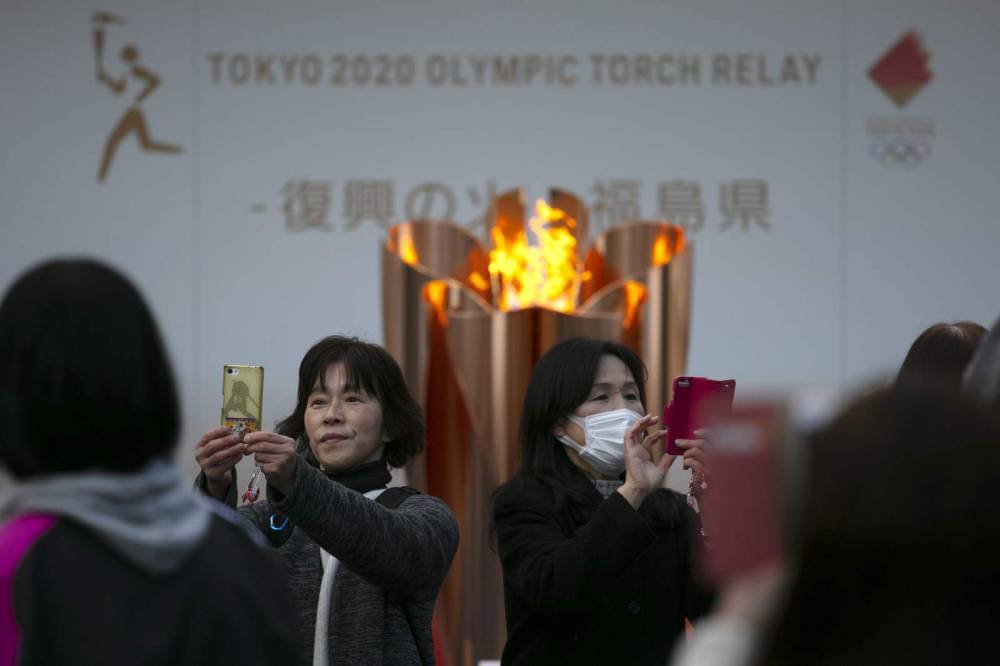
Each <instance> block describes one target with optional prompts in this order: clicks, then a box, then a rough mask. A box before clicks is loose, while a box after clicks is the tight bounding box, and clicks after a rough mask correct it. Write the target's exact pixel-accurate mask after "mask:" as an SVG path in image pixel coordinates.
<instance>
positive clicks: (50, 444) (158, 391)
mask: <svg viewBox="0 0 1000 666" xmlns="http://www.w3.org/2000/svg"><path fill="white" fill-rule="evenodd" d="M0 423H3V427H4V429H5V434H4V436H2V437H0V461H2V462H3V464H4V465H5V466H6V467H7V468H8V469H9V470H10V471H11V473H12V474H13V475H14V476H15V477H18V478H24V477H31V476H36V475H44V474H52V473H57V472H71V471H78V470H84V469H105V470H112V471H134V470H137V469H139V468H141V467H143V466H144V465H145V464H146V463H147V462H148V461H149V460H150V459H151V458H153V457H155V456H157V455H161V454H165V453H167V452H169V451H170V450H171V449H172V448H173V447H174V446H175V444H176V441H177V435H178V430H179V426H180V408H179V406H178V401H177V390H176V388H175V385H174V377H173V373H172V371H171V369H170V363H169V361H168V358H167V354H166V352H165V350H164V347H163V342H162V340H161V338H160V334H159V332H158V330H157V327H156V324H155V322H154V320H153V316H152V314H151V312H150V311H149V308H148V307H147V306H146V303H145V301H144V300H143V298H142V296H141V295H140V294H139V292H138V291H137V290H136V288H135V287H134V286H133V285H132V283H131V282H130V281H129V280H128V279H127V278H126V277H124V276H123V275H122V274H121V273H119V272H117V271H116V270H114V269H113V268H111V267H109V266H107V265H105V264H102V263H99V262H97V261H93V260H90V259H59V260H52V261H48V262H46V263H43V264H41V265H39V266H37V267H35V268H33V269H31V270H29V271H28V272H26V273H24V274H23V275H22V276H21V277H20V278H18V279H17V281H16V282H14V284H13V285H12V286H11V287H10V289H9V290H8V291H7V293H6V295H5V296H4V299H3V302H2V303H0Z"/></svg>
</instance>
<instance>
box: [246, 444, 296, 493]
mask: <svg viewBox="0 0 1000 666" xmlns="http://www.w3.org/2000/svg"><path fill="white" fill-rule="evenodd" d="M243 441H244V442H245V443H246V445H247V450H246V452H247V454H252V455H253V459H254V461H256V462H257V463H258V464H259V465H260V466H261V471H262V472H264V476H265V477H267V483H268V485H270V486H274V487H275V488H277V489H278V490H279V491H281V492H282V493H284V494H285V495H287V494H289V492H291V490H292V484H293V483H294V482H295V466H296V465H298V460H299V455H298V453H296V451H295V440H294V439H292V438H291V437H285V436H284V435H279V434H277V433H274V432H252V433H250V434H249V435H247V436H246V437H245V438H244V439H243Z"/></svg>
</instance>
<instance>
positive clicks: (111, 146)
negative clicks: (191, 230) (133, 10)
mask: <svg viewBox="0 0 1000 666" xmlns="http://www.w3.org/2000/svg"><path fill="white" fill-rule="evenodd" d="M124 23H125V19H123V18H122V17H120V16H117V15H115V14H111V13H108V12H98V13H96V14H94V16H93V17H92V18H91V24H92V26H93V31H94V32H93V37H94V61H95V65H96V67H97V81H98V83H103V84H104V85H106V86H107V87H108V88H109V89H110V90H111V92H113V93H114V94H115V95H121V94H122V93H124V92H125V88H126V84H127V83H128V77H129V76H132V77H134V78H135V79H137V80H139V81H140V82H141V83H142V85H143V87H142V89H141V90H140V91H139V94H138V95H136V97H135V99H134V100H133V101H132V105H131V106H129V108H128V110H126V111H125V113H124V115H122V117H121V119H120V120H119V121H118V123H117V124H116V125H115V127H114V129H113V130H111V134H110V135H108V138H107V141H105V143H104V154H103V155H102V156H101V166H100V169H99V170H98V173H97V180H98V182H102V183H103V182H104V180H105V178H107V175H108V169H110V168H111V161H112V160H113V159H114V156H115V152H116V151H117V150H118V145H119V144H120V143H121V142H122V140H123V139H124V138H125V137H127V136H128V135H129V134H131V133H132V132H135V133H136V135H137V137H138V139H139V146H140V147H141V148H142V149H143V150H146V151H149V152H155V153H179V152H181V147H180V146H177V145H174V144H170V143H162V142H159V141H154V140H153V139H152V138H151V137H150V136H149V129H148V127H147V125H146V116H145V114H143V112H142V109H141V108H139V104H140V103H141V102H142V100H144V99H145V98H146V97H148V96H149V95H150V94H151V93H152V92H153V91H154V90H156V88H157V87H159V85H160V77H159V76H157V75H156V74H154V73H153V72H152V71H150V70H148V69H146V68H145V67H143V66H142V65H140V64H139V49H138V48H136V46H135V45H134V44H128V45H126V46H125V48H123V49H122V52H121V57H122V60H123V61H124V62H125V64H126V65H127V66H128V71H127V72H126V73H125V74H124V75H123V76H122V77H121V78H118V79H115V78H113V77H111V76H110V75H109V74H108V73H107V71H106V70H105V69H104V37H105V29H106V28H107V26H109V25H124Z"/></svg>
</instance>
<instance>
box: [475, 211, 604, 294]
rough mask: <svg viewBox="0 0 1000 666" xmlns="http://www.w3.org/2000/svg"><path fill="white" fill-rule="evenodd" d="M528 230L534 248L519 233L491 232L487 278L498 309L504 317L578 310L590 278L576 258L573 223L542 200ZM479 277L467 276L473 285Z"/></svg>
mask: <svg viewBox="0 0 1000 666" xmlns="http://www.w3.org/2000/svg"><path fill="white" fill-rule="evenodd" d="M528 227H529V228H530V230H531V232H532V234H533V235H534V236H535V238H536V239H537V241H538V243H537V245H529V244H528V234H527V232H526V231H525V230H523V229H521V230H519V231H517V232H516V233H513V234H509V233H508V234H505V233H504V230H503V229H501V227H500V226H499V225H497V226H494V227H493V229H492V230H491V232H490V236H491V238H492V240H493V249H492V250H490V266H489V271H490V277H491V278H492V280H493V281H494V285H495V286H496V290H495V293H497V295H498V299H497V305H498V308H499V309H500V310H502V311H510V310H521V309H523V308H528V307H531V306H541V307H546V308H550V309H552V310H557V311H559V312H572V311H573V310H574V309H576V301H577V297H578V296H579V293H580V283H581V282H583V281H584V280H587V279H589V277H590V275H589V273H587V271H585V270H583V265H582V263H581V262H580V258H579V253H578V252H577V242H576V237H575V236H574V234H573V230H574V229H576V220H574V219H573V218H572V217H570V216H569V215H567V214H566V212H565V211H563V210H560V209H558V208H553V207H552V206H550V205H549V204H547V203H546V202H545V201H544V200H542V199H539V200H537V201H536V202H535V214H534V216H533V217H532V218H531V219H530V220H529V221H528ZM476 277H481V276H479V275H478V274H475V275H473V276H470V280H472V281H475V278H476Z"/></svg>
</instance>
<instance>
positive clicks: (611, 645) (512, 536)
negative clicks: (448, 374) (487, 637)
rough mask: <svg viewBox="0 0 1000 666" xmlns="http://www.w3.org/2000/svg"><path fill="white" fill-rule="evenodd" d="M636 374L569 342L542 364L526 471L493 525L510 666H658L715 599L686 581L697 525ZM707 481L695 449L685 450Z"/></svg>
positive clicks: (505, 490) (534, 385) (531, 399)
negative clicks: (669, 485)
mask: <svg viewBox="0 0 1000 666" xmlns="http://www.w3.org/2000/svg"><path fill="white" fill-rule="evenodd" d="M645 378H646V370H645V367H644V366H643V364H642V361H641V360H640V359H639V357H638V356H636V354H635V353H634V352H632V351H631V350H630V349H628V348H627V347H624V346H622V345H620V344H617V343H613V342H605V341H599V340H587V339H582V338H573V339H570V340H566V341H565V342H562V343H560V344H558V345H556V346H555V347H553V348H552V349H551V350H549V352H548V353H546V354H545V355H544V356H543V357H542V358H541V359H540V360H539V362H538V365H537V366H536V368H535V371H534V373H533V374H532V377H531V382H530V383H529V385H528V390H527V392H526V394H525V398H524V407H523V409H522V414H521V427H520V435H519V436H520V443H521V457H522V458H521V459H522V462H521V470H520V472H519V473H518V475H517V476H516V477H515V478H514V479H513V480H511V481H510V482H508V483H507V484H505V485H503V486H501V487H500V488H498V489H497V491H496V493H495V494H494V498H493V504H492V512H493V523H494V527H495V530H496V540H497V548H498V552H499V555H500V561H501V564H502V566H503V578H504V602H505V608H506V616H507V644H506V645H505V646H504V651H503V663H504V664H544V663H573V664H612V663H622V664H663V663H666V661H667V658H668V655H669V654H670V651H671V648H672V646H673V644H674V641H675V640H676V639H677V637H678V636H679V635H680V634H681V632H682V631H683V629H684V620H685V618H690V619H693V618H695V617H698V616H700V615H701V614H703V613H704V612H705V611H706V610H707V608H708V605H709V601H710V599H709V595H708V594H707V593H706V592H705V591H704V590H702V589H700V588H699V587H698V585H697V584H696V581H695V580H694V575H693V572H692V566H693V561H694V558H695V551H696V550H697V549H698V548H699V547H700V541H699V539H700V536H699V535H700V527H699V522H698V519H697V516H696V514H695V513H694V511H693V510H692V509H691V508H690V507H689V506H688V505H687V502H686V501H685V499H684V497H683V496H682V495H680V494H678V493H675V492H672V491H669V490H666V489H665V488H664V487H663V484H664V480H665V478H666V474H667V469H668V468H669V467H670V465H671V463H672V462H673V460H674V456H669V455H664V456H663V457H662V458H661V459H660V460H659V462H658V463H654V462H653V460H652V456H651V453H650V450H651V447H652V446H653V445H654V444H655V443H657V442H659V441H660V440H661V439H662V437H663V434H664V432H665V431H664V430H660V429H655V426H656V423H657V418H656V417H655V416H652V415H645V416H643V414H645V393H644V384H645ZM679 443H680V444H681V445H682V446H684V447H685V448H686V449H687V450H686V452H685V454H684V462H685V466H686V467H690V468H692V470H693V471H694V473H695V477H696V478H697V479H699V484H698V487H699V488H701V487H706V484H704V483H702V482H701V481H702V480H703V479H704V475H705V472H706V469H705V462H706V461H705V459H704V457H703V454H702V451H701V449H700V447H699V444H700V442H692V441H685V440H679Z"/></svg>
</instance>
